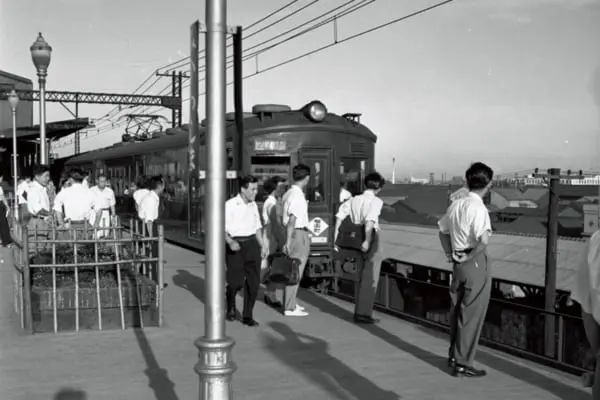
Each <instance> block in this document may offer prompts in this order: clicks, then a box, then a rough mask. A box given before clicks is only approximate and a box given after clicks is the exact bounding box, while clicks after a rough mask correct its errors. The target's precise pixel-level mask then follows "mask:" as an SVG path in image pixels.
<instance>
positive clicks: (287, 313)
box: [283, 304, 308, 317]
mask: <svg viewBox="0 0 600 400" xmlns="http://www.w3.org/2000/svg"><path fill="white" fill-rule="evenodd" d="M283 314H284V315H285V316H286V317H306V316H307V315H308V313H307V312H306V311H304V307H302V306H299V305H297V304H296V309H294V311H290V310H285V311H284V313H283Z"/></svg>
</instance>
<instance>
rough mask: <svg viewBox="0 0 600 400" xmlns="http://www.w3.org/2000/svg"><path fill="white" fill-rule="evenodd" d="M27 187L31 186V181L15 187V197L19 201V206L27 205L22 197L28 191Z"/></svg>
mask: <svg viewBox="0 0 600 400" xmlns="http://www.w3.org/2000/svg"><path fill="white" fill-rule="evenodd" d="M29 185H31V181H23V182H21V183H19V185H18V186H17V197H18V199H19V204H27V200H26V199H25V197H24V196H25V193H26V192H27V191H28V190H29Z"/></svg>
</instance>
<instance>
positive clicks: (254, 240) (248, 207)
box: [225, 175, 268, 326]
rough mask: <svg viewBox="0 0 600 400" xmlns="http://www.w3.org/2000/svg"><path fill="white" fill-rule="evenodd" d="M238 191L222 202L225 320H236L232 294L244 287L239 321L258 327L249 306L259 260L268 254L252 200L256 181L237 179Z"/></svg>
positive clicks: (255, 289)
mask: <svg viewBox="0 0 600 400" xmlns="http://www.w3.org/2000/svg"><path fill="white" fill-rule="evenodd" d="M238 182H239V185H240V193H239V194H238V195H237V196H235V197H234V198H232V199H229V200H227V201H226V202H225V241H226V242H227V248H226V252H225V263H226V264H227V273H226V278H227V289H226V296H227V320H229V321H234V320H235V319H237V310H236V306H235V296H236V294H237V292H238V291H239V290H241V289H242V287H243V288H244V309H243V311H242V323H243V324H244V325H247V326H258V322H256V321H255V320H254V316H253V309H254V304H255V303H256V297H257V296H258V289H259V287H260V262H261V258H262V257H263V256H265V255H266V254H267V253H268V248H266V247H265V246H264V245H263V238H262V224H261V222H260V214H259V213H258V206H257V205H256V202H255V201H254V199H255V198H256V193H257V192H258V180H257V179H256V178H255V177H254V176H252V175H246V176H241V177H240V178H239V179H238Z"/></svg>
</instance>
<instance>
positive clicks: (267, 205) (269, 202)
mask: <svg viewBox="0 0 600 400" xmlns="http://www.w3.org/2000/svg"><path fill="white" fill-rule="evenodd" d="M276 205H277V199H276V198H275V196H273V195H272V194H271V195H269V197H267V199H266V200H265V202H264V203H263V209H262V220H263V224H265V225H267V224H268V223H269V221H270V220H271V211H272V210H273V207H275V206H276Z"/></svg>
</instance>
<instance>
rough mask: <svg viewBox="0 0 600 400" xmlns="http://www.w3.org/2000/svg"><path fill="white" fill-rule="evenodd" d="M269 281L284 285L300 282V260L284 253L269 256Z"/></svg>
mask: <svg viewBox="0 0 600 400" xmlns="http://www.w3.org/2000/svg"><path fill="white" fill-rule="evenodd" d="M269 265H270V269H269V271H270V272H269V281H271V282H273V283H280V284H283V285H286V286H291V285H297V284H298V283H299V282H300V278H301V276H300V260H299V259H297V258H291V257H289V256H287V255H286V254H284V253H275V254H271V255H270V256H269Z"/></svg>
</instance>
